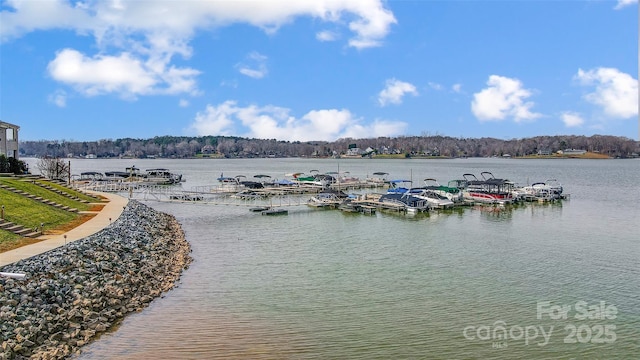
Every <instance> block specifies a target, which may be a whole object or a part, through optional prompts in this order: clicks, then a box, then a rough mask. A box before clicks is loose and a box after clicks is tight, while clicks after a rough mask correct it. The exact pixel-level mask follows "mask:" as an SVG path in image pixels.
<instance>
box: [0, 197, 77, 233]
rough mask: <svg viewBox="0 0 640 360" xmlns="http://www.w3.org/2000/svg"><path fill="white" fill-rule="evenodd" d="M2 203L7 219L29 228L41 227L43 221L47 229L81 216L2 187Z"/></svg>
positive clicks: (0, 202)
mask: <svg viewBox="0 0 640 360" xmlns="http://www.w3.org/2000/svg"><path fill="white" fill-rule="evenodd" d="M0 205H3V206H4V218H5V219H6V220H8V221H11V222H13V223H16V224H19V225H22V226H25V227H28V228H35V227H40V224H42V223H44V229H45V230H46V229H47V228H49V229H50V228H55V227H58V226H60V225H63V224H66V223H68V222H71V221H73V220H75V219H76V218H78V217H79V216H80V215H79V214H77V213H72V212H69V211H64V210H60V209H58V208H55V207H53V206H50V205H46V204H43V203H40V202H38V201H35V200H32V199H29V198H27V197H25V196H22V195H18V194H15V193H12V192H11V191H8V190H5V189H0Z"/></svg>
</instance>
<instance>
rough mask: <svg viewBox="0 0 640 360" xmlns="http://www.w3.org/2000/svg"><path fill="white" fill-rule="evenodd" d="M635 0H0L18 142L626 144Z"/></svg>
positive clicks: (631, 108)
mask: <svg viewBox="0 0 640 360" xmlns="http://www.w3.org/2000/svg"><path fill="white" fill-rule="evenodd" d="M638 13H639V12H638V1H637V0H585V1H579V0H565V1H537V0H523V1H518V0H511V1H491V0H476V1H472V0H468V1H448V0H440V1H437V0H436V1H428V0H397V1H393V0H392V1H380V0H347V1H340V0H313V1H304V0H299V1H293V0H255V1H253V0H237V1H228V0H227V1H222V0H211V1H206V0H190V1H170V0H163V1H153V0H147V1H143V0H110V1H97V0H82V1H68V0H26V1H20V0H0V121H4V122H8V123H11V124H15V125H18V126H20V131H19V140H20V141H25V140H60V141H62V140H65V141H97V140H102V139H120V138H137V139H148V138H153V137H155V136H166V135H169V136H204V135H224V136H239V137H246V138H259V139H277V140H286V141H322V140H323V141H335V140H337V139H340V138H353V139H361V138H373V137H380V136H388V137H397V136H428V135H444V136H452V137H465V138H480V137H493V138H501V139H514V138H527V137H533V136H539V135H586V136H591V135H594V134H602V135H616V136H625V137H628V138H631V139H636V140H638V137H639V135H640V134H639V132H640V131H639V129H638V125H639V121H638V64H639V62H640V57H639V55H638V43H639V42H638V30H639V28H638Z"/></svg>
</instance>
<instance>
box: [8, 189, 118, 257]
mask: <svg viewBox="0 0 640 360" xmlns="http://www.w3.org/2000/svg"><path fill="white" fill-rule="evenodd" d="M96 194H99V195H101V196H104V197H106V198H107V199H109V202H108V203H105V206H104V207H103V208H102V210H100V212H98V213H97V214H96V216H94V217H92V218H91V219H90V220H89V221H87V222H85V223H83V224H81V225H80V226H78V227H75V228H73V229H71V230H69V231H67V232H65V233H63V234H58V235H43V236H41V237H39V238H38V239H42V241H39V242H37V243H35V244H31V245H26V246H22V247H19V248H17V249H14V250H10V251H6V252H3V253H0V267H1V266H4V265H7V264H12V263H14V262H16V261H18V260H22V259H26V258H28V257H32V256H34V255H38V254H41V253H43V252H45V251H49V250H51V249H54V248H57V247H58V246H62V245H64V244H66V243H68V242H71V241H75V240H79V239H83V238H86V237H87V236H89V235H93V234H95V233H97V232H98V231H100V230H102V229H104V228H105V227H107V226H108V225H109V224H110V223H111V222H112V221H115V220H116V219H117V218H118V217H119V216H120V214H122V210H124V208H125V206H127V204H128V203H129V199H127V198H124V197H122V196H120V195H116V194H112V193H102V192H100V193H96ZM65 235H66V239H65Z"/></svg>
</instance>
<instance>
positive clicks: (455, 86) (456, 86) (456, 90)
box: [451, 84, 462, 93]
mask: <svg viewBox="0 0 640 360" xmlns="http://www.w3.org/2000/svg"><path fill="white" fill-rule="evenodd" d="M451 90H453V92H454V93H460V92H462V84H453V86H452V87H451Z"/></svg>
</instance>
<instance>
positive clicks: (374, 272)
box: [31, 159, 640, 359]
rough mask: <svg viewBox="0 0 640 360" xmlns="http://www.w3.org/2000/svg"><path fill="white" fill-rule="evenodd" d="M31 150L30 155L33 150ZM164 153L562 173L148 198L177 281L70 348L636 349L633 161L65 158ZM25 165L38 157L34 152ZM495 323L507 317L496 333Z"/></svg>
mask: <svg viewBox="0 0 640 360" xmlns="http://www.w3.org/2000/svg"><path fill="white" fill-rule="evenodd" d="M33 161H35V160H33ZM132 165H136V166H137V167H139V168H141V169H146V168H157V167H166V168H169V169H170V170H172V171H174V172H179V173H182V174H184V177H185V178H186V180H187V181H186V182H185V183H183V185H182V186H183V188H184V189H185V190H189V189H190V188H191V187H192V186H198V185H212V184H215V182H216V180H215V179H216V178H217V177H219V176H220V174H221V173H224V175H225V176H235V175H239V174H242V175H246V176H247V177H248V178H251V177H252V176H253V175H256V174H267V175H270V176H272V177H274V178H282V177H284V174H286V173H292V172H309V171H310V170H311V169H317V170H319V171H320V172H328V171H349V172H350V174H351V175H353V176H358V177H361V178H364V177H367V176H371V174H372V173H373V172H376V171H384V172H387V173H389V174H390V175H389V178H402V179H413V180H414V182H415V183H420V182H421V180H422V179H424V178H436V179H438V180H439V181H440V182H441V183H446V182H447V181H448V180H451V179H458V178H461V176H462V174H464V173H475V174H476V175H479V174H480V172H482V171H490V172H492V173H493V174H494V175H495V176H496V177H499V178H508V179H510V180H512V181H515V182H517V183H521V184H526V183H532V182H537V181H545V180H547V179H551V178H554V179H558V180H559V181H560V182H561V183H562V184H563V186H564V189H565V192H566V193H570V194H571V197H570V200H565V201H563V202H561V203H554V204H526V205H523V206H516V207H506V208H504V209H500V208H493V207H484V208H483V207H469V208H464V209H460V210H456V211H450V212H432V213H430V214H428V215H425V216H421V215H418V216H405V215H401V214H391V213H383V212H378V213H377V214H375V215H372V216H368V215H362V214H345V213H342V212H340V211H337V210H317V209H314V208H309V207H307V206H295V207H290V208H288V210H289V214H288V215H287V216H278V217H270V216H260V215H259V214H256V213H252V212H250V211H248V210H247V209H246V208H243V207H237V206H215V205H203V204H174V203H162V202H152V201H148V202H145V203H146V204H148V205H150V206H152V207H154V208H155V209H158V210H160V211H163V212H167V213H170V214H172V215H174V216H176V218H177V219H178V220H179V221H180V223H181V224H182V226H183V229H184V230H185V232H186V236H187V239H188V240H189V242H190V243H191V245H192V247H193V258H194V262H193V264H192V265H191V267H190V268H189V269H188V270H187V271H185V272H184V274H183V276H182V279H181V282H180V284H179V286H178V287H177V288H176V289H174V290H172V291H170V292H169V293H167V294H166V295H165V296H164V297H163V298H160V299H157V300H156V301H154V302H153V303H152V304H151V306H149V307H148V308H146V309H145V310H144V311H142V312H140V313H137V314H133V315H131V316H129V317H127V318H126V319H125V320H124V321H123V322H122V324H121V326H120V327H119V328H118V329H117V330H116V331H114V332H112V333H110V334H107V335H104V336H102V337H101V338H100V339H99V340H97V341H96V342H94V343H92V344H90V345H88V346H87V347H86V348H85V349H84V350H83V353H82V355H81V356H79V358H80V359H107V358H108V359H141V358H163V359H216V358H219V359H465V358H491V359H514V358H528V359H534V358H539V359H542V358H545V359H547V358H562V359H566V358H599V359H605V358H617V359H627V358H634V357H635V358H637V356H638V354H639V353H640V342H639V341H638V339H640V240H639V238H640V236H639V235H640V231H639V228H638V219H639V218H640V207H639V205H638V204H639V203H640V161H638V160H601V161H598V160H579V159H571V160H517V159H508V160H507V159H455V160H417V159H415V160H375V159H363V160H346V159H342V160H336V159H322V160H309V159H243V160H225V159H216V160H214V159H205V160H71V167H72V172H73V173H79V172H81V171H89V170H95V171H108V170H124V168H125V167H128V166H132ZM31 168H32V169H35V166H34V165H31ZM503 329H505V330H506V331H503Z"/></svg>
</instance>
